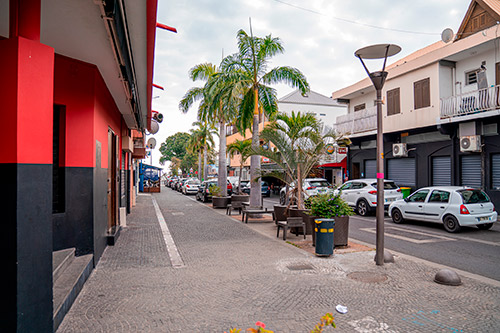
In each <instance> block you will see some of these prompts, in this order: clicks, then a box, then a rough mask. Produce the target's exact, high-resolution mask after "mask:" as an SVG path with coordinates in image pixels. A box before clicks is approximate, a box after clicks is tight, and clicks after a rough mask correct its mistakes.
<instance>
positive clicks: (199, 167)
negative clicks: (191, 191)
mask: <svg viewBox="0 0 500 333" xmlns="http://www.w3.org/2000/svg"><path fill="white" fill-rule="evenodd" d="M198 179H199V180H201V150H198Z"/></svg>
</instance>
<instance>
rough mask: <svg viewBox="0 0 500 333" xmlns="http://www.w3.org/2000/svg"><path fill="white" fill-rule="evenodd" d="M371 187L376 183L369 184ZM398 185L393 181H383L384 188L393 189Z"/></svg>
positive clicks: (375, 185)
mask: <svg viewBox="0 0 500 333" xmlns="http://www.w3.org/2000/svg"><path fill="white" fill-rule="evenodd" d="M371 185H372V186H373V187H375V188H377V183H376V182H375V183H372V184H371ZM397 188H398V186H397V185H396V184H395V183H394V182H384V190H395V189H397Z"/></svg>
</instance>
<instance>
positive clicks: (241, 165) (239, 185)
mask: <svg viewBox="0 0 500 333" xmlns="http://www.w3.org/2000/svg"><path fill="white" fill-rule="evenodd" d="M242 171H243V155H242V156H241V162H240V175H239V177H238V194H241V172H242Z"/></svg>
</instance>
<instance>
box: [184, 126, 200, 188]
mask: <svg viewBox="0 0 500 333" xmlns="http://www.w3.org/2000/svg"><path fill="white" fill-rule="evenodd" d="M190 132H191V136H190V137H189V141H188V145H187V148H186V149H187V150H188V151H191V152H192V153H198V179H200V180H201V154H202V151H203V144H202V143H201V140H200V139H201V136H202V134H201V131H200V130H199V129H191V130H190Z"/></svg>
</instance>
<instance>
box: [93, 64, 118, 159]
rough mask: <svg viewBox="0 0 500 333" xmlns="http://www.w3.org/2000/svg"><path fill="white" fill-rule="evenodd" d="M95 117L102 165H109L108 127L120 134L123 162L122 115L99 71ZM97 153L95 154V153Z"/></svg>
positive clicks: (96, 83)
mask: <svg viewBox="0 0 500 333" xmlns="http://www.w3.org/2000/svg"><path fill="white" fill-rule="evenodd" d="M95 87H96V94H95V118H94V132H95V140H97V141H99V142H101V147H102V154H101V167H102V168H107V167H108V149H107V147H108V128H111V130H113V132H114V133H115V134H116V135H118V136H119V142H120V144H119V150H118V151H119V156H120V162H121V149H122V144H121V141H122V140H121V123H122V116H121V113H120V112H119V111H118V108H117V107H116V105H115V102H114V100H113V98H112V96H111V94H110V92H109V90H108V89H107V87H106V84H105V83H104V80H103V79H102V77H101V75H100V74H99V73H98V72H97V73H96V75H95ZM94 155H95V154H94Z"/></svg>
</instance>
